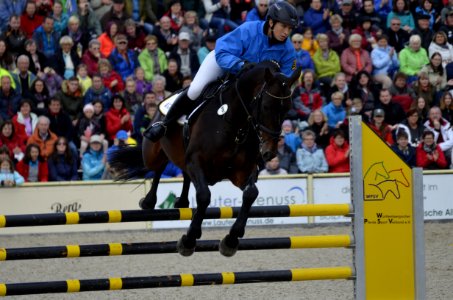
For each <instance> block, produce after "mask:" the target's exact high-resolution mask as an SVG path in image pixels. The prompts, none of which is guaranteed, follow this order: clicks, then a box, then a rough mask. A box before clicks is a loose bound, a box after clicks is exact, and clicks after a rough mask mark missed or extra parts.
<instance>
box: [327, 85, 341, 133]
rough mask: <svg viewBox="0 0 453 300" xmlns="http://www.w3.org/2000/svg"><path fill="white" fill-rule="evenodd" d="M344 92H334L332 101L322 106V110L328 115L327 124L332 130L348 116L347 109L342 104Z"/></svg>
mask: <svg viewBox="0 0 453 300" xmlns="http://www.w3.org/2000/svg"><path fill="white" fill-rule="evenodd" d="M343 97H344V95H343V93H341V92H335V93H333V94H332V101H331V102H330V103H329V104H327V105H326V106H324V107H323V108H322V112H323V113H324V114H325V115H326V117H327V126H329V129H330V130H333V129H335V128H338V127H339V126H340V125H341V123H343V120H344V119H345V118H346V110H345V108H344V107H343V105H341V102H342V101H343Z"/></svg>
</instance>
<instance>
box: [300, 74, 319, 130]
mask: <svg viewBox="0 0 453 300" xmlns="http://www.w3.org/2000/svg"><path fill="white" fill-rule="evenodd" d="M323 102H324V101H323V99H322V97H321V93H320V91H319V89H318V88H317V87H316V85H315V74H314V72H313V71H311V70H306V71H305V72H304V73H303V75H302V82H301V84H300V85H299V86H298V87H297V88H296V89H295V91H294V92H293V110H294V112H295V114H296V116H295V118H296V119H298V120H299V121H306V120H307V119H308V116H309V115H310V113H311V112H312V111H314V110H316V109H320V108H321V107H322V105H323Z"/></svg>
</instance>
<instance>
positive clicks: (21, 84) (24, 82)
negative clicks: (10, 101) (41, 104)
mask: <svg viewBox="0 0 453 300" xmlns="http://www.w3.org/2000/svg"><path fill="white" fill-rule="evenodd" d="M29 67H30V60H29V58H28V57H27V56H26V55H21V56H19V57H18V58H17V70H15V71H14V72H13V73H12V76H13V78H14V81H15V85H16V91H17V92H18V93H19V94H21V95H22V96H27V95H28V93H29V92H30V87H31V84H32V83H33V81H35V79H36V75H35V74H33V73H32V72H30V70H29Z"/></svg>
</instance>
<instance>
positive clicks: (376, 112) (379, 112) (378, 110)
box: [373, 108, 385, 117]
mask: <svg viewBox="0 0 453 300" xmlns="http://www.w3.org/2000/svg"><path fill="white" fill-rule="evenodd" d="M378 116H380V117H384V116H385V112H384V110H383V109H382V108H376V109H375V110H374V111H373V117H378Z"/></svg>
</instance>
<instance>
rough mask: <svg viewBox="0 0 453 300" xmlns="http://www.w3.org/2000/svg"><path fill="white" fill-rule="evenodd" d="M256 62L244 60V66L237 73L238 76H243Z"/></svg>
mask: <svg viewBox="0 0 453 300" xmlns="http://www.w3.org/2000/svg"><path fill="white" fill-rule="evenodd" d="M255 65H256V64H255V63H253V62H249V61H246V60H245V61H244V62H243V64H242V67H241V69H240V70H239V72H238V73H237V74H236V76H237V77H239V76H241V75H242V74H244V73H245V72H247V71H249V70H250V69H252V68H253V67H254V66H255Z"/></svg>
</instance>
